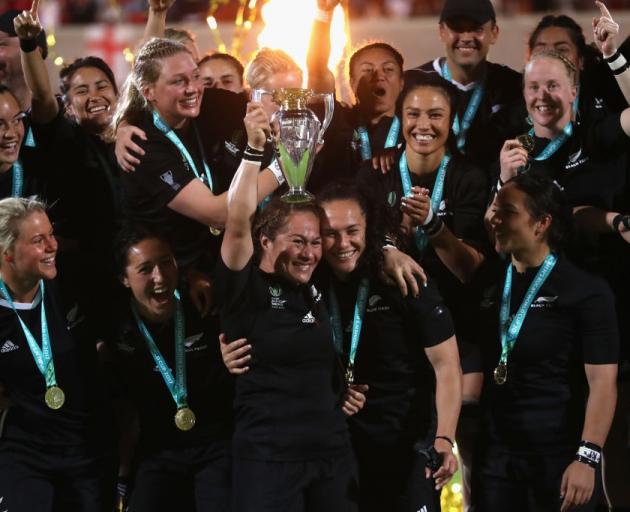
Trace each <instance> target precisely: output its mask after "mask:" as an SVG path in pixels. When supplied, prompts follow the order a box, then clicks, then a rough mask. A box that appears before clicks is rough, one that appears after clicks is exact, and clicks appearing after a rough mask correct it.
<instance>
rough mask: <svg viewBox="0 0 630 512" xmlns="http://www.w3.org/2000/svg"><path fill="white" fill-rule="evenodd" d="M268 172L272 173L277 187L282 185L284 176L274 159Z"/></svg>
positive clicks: (276, 160)
mask: <svg viewBox="0 0 630 512" xmlns="http://www.w3.org/2000/svg"><path fill="white" fill-rule="evenodd" d="M269 170H270V171H271V172H272V173H273V175H274V176H275V178H276V181H277V182H278V185H282V184H283V183H284V181H285V179H284V174H282V169H280V165H279V164H278V159H277V158H274V160H273V162H271V163H270V164H269Z"/></svg>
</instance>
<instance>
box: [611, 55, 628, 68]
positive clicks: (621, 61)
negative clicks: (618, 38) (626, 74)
mask: <svg viewBox="0 0 630 512" xmlns="http://www.w3.org/2000/svg"><path fill="white" fill-rule="evenodd" d="M627 63H628V61H627V60H626V58H625V57H624V56H623V54H622V53H621V52H619V55H618V56H617V58H616V59H615V60H613V61H612V62H609V63H608V67H609V68H610V69H611V70H612V71H617V70H618V69H621V68H622V67H624V66H625V65H626V64H627Z"/></svg>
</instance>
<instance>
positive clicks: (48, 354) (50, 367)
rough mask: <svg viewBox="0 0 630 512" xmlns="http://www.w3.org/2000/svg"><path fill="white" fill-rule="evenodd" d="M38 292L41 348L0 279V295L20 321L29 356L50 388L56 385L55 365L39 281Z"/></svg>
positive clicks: (42, 283) (42, 282)
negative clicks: (39, 298) (29, 350)
mask: <svg viewBox="0 0 630 512" xmlns="http://www.w3.org/2000/svg"><path fill="white" fill-rule="evenodd" d="M39 290H40V294H41V318H40V323H41V329H42V346H41V348H40V347H39V345H38V343H37V340H36V339H35V336H33V334H32V333H31V331H30V330H29V328H28V327H27V326H26V324H25V323H24V321H23V320H22V318H20V315H19V314H18V312H17V310H16V309H15V304H14V303H13V300H12V299H11V294H10V293H9V290H8V289H7V286H6V284H5V283H4V281H2V279H0V293H2V296H3V297H4V299H5V300H6V301H7V302H8V303H9V306H11V309H13V312H14V313H15V315H16V316H17V317H18V320H19V321H20V326H21V327H22V332H24V337H25V338H26V341H27V342H28V346H29V348H30V349H31V354H32V355H33V359H34V360H35V364H36V365H37V368H38V369H39V371H40V373H41V374H42V375H43V376H44V378H45V379H46V387H47V388H50V387H52V386H56V385H57V377H56V376H55V364H54V363H53V355H52V349H51V347H50V334H49V333H48V321H47V319H46V308H45V307H44V281H43V280H42V279H40V281H39Z"/></svg>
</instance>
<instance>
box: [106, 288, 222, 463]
mask: <svg viewBox="0 0 630 512" xmlns="http://www.w3.org/2000/svg"><path fill="white" fill-rule="evenodd" d="M182 306H183V309H184V322H185V338H184V345H185V347H186V349H185V350H186V377H187V379H186V384H187V391H188V400H187V401H188V405H189V407H190V408H191V409H192V410H193V412H194V413H195V416H196V420H197V421H196V423H195V426H194V428H193V429H192V430H190V431H187V432H183V431H181V430H179V429H178V428H177V427H176V426H175V423H174V417H175V413H176V412H177V406H176V404H175V402H174V400H173V398H172V396H171V393H170V391H169V390H168V388H167V386H166V384H165V383H164V379H163V378H162V375H161V373H160V371H159V369H158V368H157V365H156V363H155V360H154V359H153V356H152V355H151V352H150V351H149V348H148V345H147V342H146V340H145V338H144V335H143V334H142V333H141V332H140V329H139V328H138V325H137V323H136V320H135V318H134V316H133V314H132V311H131V305H130V303H129V302H128V301H122V303H121V304H120V305H119V307H118V308H117V311H116V312H115V316H114V317H113V318H112V319H111V320H112V326H113V328H114V329H115V330H114V332H112V333H111V337H110V338H109V339H108V340H107V342H108V345H109V346H110V348H111V350H112V351H113V352H114V353H115V363H116V368H117V370H118V371H117V372H116V374H117V375H118V376H119V382H118V384H119V386H118V394H120V395H122V396H123V397H125V398H127V399H128V400H130V401H131V403H132V404H133V405H134V408H135V410H136V411H137V413H138V419H139V423H140V438H139V441H138V444H139V446H140V448H139V451H140V452H141V453H142V454H146V453H149V452H154V451H156V450H162V449H173V448H185V447H192V446H199V445H201V444H204V443H207V442H212V441H218V440H225V439H228V438H229V436H230V435H231V431H232V395H233V380H232V377H231V376H230V375H229V373H228V372H227V369H226V368H225V366H224V364H223V361H222V359H221V353H220V350H219V342H218V336H219V326H218V318H216V317H213V316H210V317H207V318H203V319H202V318H201V317H200V315H199V313H198V312H197V310H196V309H195V307H194V306H193V305H192V304H191V303H190V301H189V300H188V299H187V298H186V297H183V298H182ZM145 325H146V327H147V329H148V330H149V332H150V333H151V335H152V336H153V339H154V341H155V343H156V345H157V347H158V348H159V350H160V352H161V353H162V356H163V357H164V360H165V361H166V363H167V365H168V367H169V368H170V369H171V371H172V372H173V376H174V377H175V375H176V369H175V342H174V323H173V319H171V320H170V321H169V322H167V323H164V324H153V323H150V322H148V321H146V320H145Z"/></svg>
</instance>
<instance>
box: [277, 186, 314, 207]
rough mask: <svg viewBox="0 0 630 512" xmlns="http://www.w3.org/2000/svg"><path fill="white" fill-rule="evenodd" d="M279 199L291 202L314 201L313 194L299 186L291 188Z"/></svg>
mask: <svg viewBox="0 0 630 512" xmlns="http://www.w3.org/2000/svg"><path fill="white" fill-rule="evenodd" d="M280 199H282V200H283V201H284V202H285V203H291V204H297V203H312V202H314V201H315V196H314V195H313V194H311V193H310V192H307V191H306V190H305V189H303V188H301V187H296V188H291V189H290V190H289V191H288V192H287V193H286V194H284V195H283V196H282V197H281V198H280Z"/></svg>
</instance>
